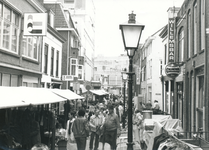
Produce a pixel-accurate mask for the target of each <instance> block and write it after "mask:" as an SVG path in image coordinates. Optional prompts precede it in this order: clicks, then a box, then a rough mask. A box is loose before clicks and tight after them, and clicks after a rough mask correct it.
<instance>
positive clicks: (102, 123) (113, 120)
mask: <svg viewBox="0 0 209 150" xmlns="http://www.w3.org/2000/svg"><path fill="white" fill-rule="evenodd" d="M103 100H104V101H103V102H99V101H97V103H95V104H94V105H89V106H88V107H87V108H85V107H83V106H82V103H81V105H78V106H79V107H78V108H77V109H72V110H71V111H70V112H69V114H68V121H67V124H66V132H65V139H66V140H67V150H86V149H87V150H98V148H99V143H100V142H101V143H102V149H103V150H104V147H105V143H108V144H109V145H110V147H111V150H116V148H117V144H116V140H117V138H118V137H119V136H120V134H121V127H120V123H122V121H123V120H122V115H124V114H123V112H124V111H123V110H124V109H125V112H126V109H127V108H123V99H122V98H120V97H117V98H115V99H114V98H110V99H108V100H107V99H106V98H104V99H103ZM140 104H141V106H142V107H141V108H142V109H138V108H137V107H136V106H134V104H133V135H134V142H137V143H139V145H142V144H143V115H142V111H143V110H146V109H151V110H153V111H158V110H160V108H159V104H158V103H157V100H155V103H154V106H153V107H152V104H151V102H148V103H146V104H143V103H140ZM126 107H127V106H126ZM87 139H88V140H87ZM87 141H88V142H89V143H88V144H87ZM87 145H88V146H89V147H87Z"/></svg>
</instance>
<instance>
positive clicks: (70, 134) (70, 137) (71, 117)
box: [65, 112, 77, 150]
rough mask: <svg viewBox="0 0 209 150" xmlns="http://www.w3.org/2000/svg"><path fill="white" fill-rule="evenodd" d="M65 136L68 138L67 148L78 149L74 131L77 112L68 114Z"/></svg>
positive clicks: (70, 149) (68, 149) (69, 149)
mask: <svg viewBox="0 0 209 150" xmlns="http://www.w3.org/2000/svg"><path fill="white" fill-rule="evenodd" d="M68 118H69V120H68V121H67V126H66V134H65V138H66V139H67V150H77V146H76V141H75V137H74V134H73V132H72V127H73V123H74V120H75V112H71V113H69V114H68Z"/></svg>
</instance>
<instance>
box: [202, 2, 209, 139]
mask: <svg viewBox="0 0 209 150" xmlns="http://www.w3.org/2000/svg"><path fill="white" fill-rule="evenodd" d="M203 2H204V3H205V4H203V5H204V15H205V16H204V17H205V18H204V20H205V22H204V23H205V25H204V34H205V35H204V36H205V51H204V54H205V60H204V61H205V62H204V93H205V94H204V101H203V131H206V133H207V132H208V123H209V121H208V118H205V117H206V116H208V115H209V114H208V92H206V91H207V83H208V82H207V81H208V80H207V78H208V76H207V63H208V62H207V37H208V33H209V32H208V31H206V24H207V23H206V13H207V12H206V3H207V0H205V1H203ZM206 32H207V33H206ZM205 138H206V140H208V139H209V135H208V134H206V137H205Z"/></svg>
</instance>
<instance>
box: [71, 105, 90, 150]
mask: <svg viewBox="0 0 209 150" xmlns="http://www.w3.org/2000/svg"><path fill="white" fill-rule="evenodd" d="M84 116H85V110H84V109H80V110H79V111H78V118H76V119H75V121H74V123H73V127H72V131H73V134H74V137H75V140H76V144H77V149H78V150H85V149H86V138H87V137H88V132H89V125H88V121H87V119H85V118H84Z"/></svg>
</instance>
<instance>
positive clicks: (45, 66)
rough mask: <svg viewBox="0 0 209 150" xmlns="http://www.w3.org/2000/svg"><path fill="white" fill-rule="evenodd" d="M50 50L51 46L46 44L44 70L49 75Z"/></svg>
mask: <svg viewBox="0 0 209 150" xmlns="http://www.w3.org/2000/svg"><path fill="white" fill-rule="evenodd" d="M48 49H49V46H48V45H47V44H45V46H44V61H43V63H44V64H43V66H44V67H43V68H44V73H45V74H47V70H48Z"/></svg>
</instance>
